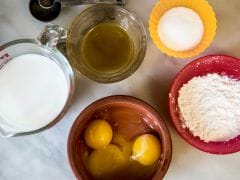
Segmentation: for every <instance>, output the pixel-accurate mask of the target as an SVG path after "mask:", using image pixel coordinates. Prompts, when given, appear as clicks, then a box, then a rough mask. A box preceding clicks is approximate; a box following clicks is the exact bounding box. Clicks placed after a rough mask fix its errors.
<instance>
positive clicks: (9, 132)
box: [0, 39, 74, 137]
mask: <svg viewBox="0 0 240 180" xmlns="http://www.w3.org/2000/svg"><path fill="white" fill-rule="evenodd" d="M52 42H53V41H51V40H50V39H49V42H48V43H49V45H50V44H51V43H52ZM24 54H39V55H42V56H45V57H47V58H48V59H49V60H51V61H53V62H55V63H56V64H57V65H58V66H59V67H60V69H61V70H62V72H63V74H64V76H65V78H66V80H67V84H68V96H67V100H66V103H65V105H64V107H63V109H62V110H61V112H60V113H59V114H58V116H57V117H56V118H55V119H52V121H51V122H50V124H48V125H46V126H44V127H39V129H34V130H24V129H22V128H19V127H17V126H14V124H11V123H9V122H8V121H7V119H4V118H3V117H1V115H0V135H1V136H3V137H11V136H17V135H23V134H28V133H33V132H38V131H40V130H43V129H45V128H48V127H51V126H52V125H54V124H55V123H56V122H57V121H58V120H60V119H61V118H62V116H63V115H64V114H65V113H66V111H67V109H68V107H69V105H70V102H71V100H72V97H73V93H74V75H73V71H72V68H71V66H70V64H69V63H68V61H67V59H66V58H65V56H64V55H62V53H61V52H59V51H58V50H57V49H56V48H54V47H53V46H47V45H45V44H41V43H40V42H39V41H37V40H34V39H19V40H14V41H11V42H8V43H6V44H4V45H2V46H0V71H1V68H2V67H4V66H5V65H6V64H7V63H8V62H9V61H11V60H12V59H13V58H15V57H18V56H20V55H24Z"/></svg>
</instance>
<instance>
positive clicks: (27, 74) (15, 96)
mask: <svg viewBox="0 0 240 180" xmlns="http://www.w3.org/2000/svg"><path fill="white" fill-rule="evenodd" d="M49 37H50V36H49ZM0 84H1V89H0V96H1V98H0V135H1V136H3V137H11V136H16V135H22V134H28V133H32V132H38V131H39V130H42V129H44V128H47V127H49V126H52V125H53V124H55V123H56V122H57V121H58V120H60V119H61V117H62V116H63V115H64V114H65V113H66V111H67V109H68V107H69V105H70V102H71V99H72V97H73V93H74V74H73V70H72V68H71V66H70V64H69V63H68V60H67V59H66V57H65V56H64V55H63V54H62V53H61V52H60V51H59V50H58V49H57V48H55V40H54V36H52V35H51V38H49V39H46V40H45V43H43V42H41V43H40V42H39V41H37V40H32V39H20V40H15V41H11V42H9V43H7V44H5V45H3V46H0Z"/></svg>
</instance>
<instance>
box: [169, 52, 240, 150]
mask: <svg viewBox="0 0 240 180" xmlns="http://www.w3.org/2000/svg"><path fill="white" fill-rule="evenodd" d="M208 73H218V74H221V75H227V76H229V77H231V78H234V79H239V80H240V60H239V59H237V58H234V57H231V56H226V55H210V56H205V57H201V58H199V59H197V60H195V61H193V62H191V63H189V64H187V65H186V66H185V67H184V68H183V69H182V70H181V71H180V72H179V73H178V74H177V76H176V78H175V80H174V82H173V84H172V87H171V90H170V93H169V97H168V106H169V112H170V116H171V119H172V122H173V124H174V126H175V128H176V130H177V131H178V133H179V134H180V135H181V136H182V137H183V138H184V139H185V140H186V141H187V142H188V143H190V144H191V145H192V146H194V147H196V148H198V149H200V150H202V151H205V152H208V153H213V154H230V153H234V152H237V151H240V135H239V136H237V137H236V138H234V139H231V140H229V141H221V142H208V143H206V142H204V141H202V140H200V138H199V137H194V136H193V135H192V133H191V132H190V131H189V130H188V129H187V128H184V127H183V121H182V119H181V118H180V116H179V108H178V102H177V98H178V92H179V90H180V88H181V87H182V86H183V84H185V83H187V82H188V81H189V80H191V79H192V78H193V77H195V76H204V75H206V74H208Z"/></svg>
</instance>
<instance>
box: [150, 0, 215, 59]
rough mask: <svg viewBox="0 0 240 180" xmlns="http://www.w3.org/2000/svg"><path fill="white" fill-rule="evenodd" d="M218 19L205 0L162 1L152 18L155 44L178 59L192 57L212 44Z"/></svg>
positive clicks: (152, 32)
mask: <svg viewBox="0 0 240 180" xmlns="http://www.w3.org/2000/svg"><path fill="white" fill-rule="evenodd" d="M216 29H217V20H216V17H215V13H214V11H213V9H212V7H211V6H210V5H209V3H208V1H206V0H194V1H193V0H161V1H158V2H157V3H156V5H155V7H154V8H153V10H152V12H151V15H150V18H149V32H150V36H151V38H152V40H153V42H154V44H155V45H156V46H157V47H158V48H159V49H160V50H161V51H162V52H163V53H165V54H167V55H169V56H172V57H175V58H190V57H193V56H196V55H198V54H199V53H201V52H203V51H204V50H205V49H206V48H208V47H209V45H210V44H211V43H212V41H213V39H214V37H215V34H216Z"/></svg>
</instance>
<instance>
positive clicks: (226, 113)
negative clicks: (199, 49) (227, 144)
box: [178, 74, 240, 142]
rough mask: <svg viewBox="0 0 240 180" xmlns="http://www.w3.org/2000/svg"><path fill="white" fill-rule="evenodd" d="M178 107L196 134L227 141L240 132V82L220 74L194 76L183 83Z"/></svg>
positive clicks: (207, 140) (188, 126) (206, 139)
mask: <svg viewBox="0 0 240 180" xmlns="http://www.w3.org/2000/svg"><path fill="white" fill-rule="evenodd" d="M178 106H179V109H180V114H181V116H182V120H183V122H184V126H185V127H186V128H188V129H189V130H190V131H191V132H192V134H193V135H194V136H198V137H199V138H200V139H201V140H203V141H205V142H210V141H212V142H218V141H228V140H230V139H233V138H235V137H236V136H238V135H239V134H240V81H238V80H235V79H231V78H229V77H227V76H221V75H218V74H207V75H206V76H201V77H200V76H199V77H194V78H192V79H191V80H190V81H188V82H187V83H186V84H184V85H183V86H182V88H181V89H180V91H179V96H178Z"/></svg>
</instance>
